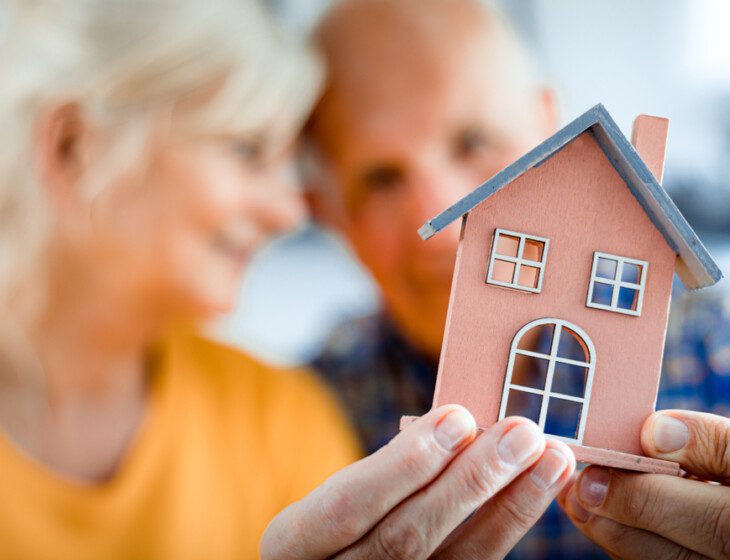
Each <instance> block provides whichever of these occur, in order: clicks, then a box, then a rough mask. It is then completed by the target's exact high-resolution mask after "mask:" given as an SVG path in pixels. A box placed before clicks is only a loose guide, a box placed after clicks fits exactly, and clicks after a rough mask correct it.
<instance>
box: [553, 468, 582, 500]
mask: <svg viewBox="0 0 730 560" xmlns="http://www.w3.org/2000/svg"><path fill="white" fill-rule="evenodd" d="M580 475H581V471H578V470H575V471H573V474H572V476H571V477H570V480H568V482H567V483H566V484H565V486H563V489H562V490H561V491H560V493H558V496H557V498H556V500H557V502H558V504H560V507H561V508H563V509H565V500H566V499H567V497H568V494H569V493H570V489H571V488H573V486H575V483H576V482H578V479H579V478H580Z"/></svg>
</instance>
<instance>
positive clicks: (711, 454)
mask: <svg viewBox="0 0 730 560" xmlns="http://www.w3.org/2000/svg"><path fill="white" fill-rule="evenodd" d="M641 445H642V447H643V448H644V452H645V453H646V454H647V455H649V456H651V457H656V458H657V459H665V460H668V461H675V462H677V463H679V464H680V465H681V466H682V468H683V469H684V470H686V471H687V472H688V473H690V474H692V475H694V476H696V477H699V478H702V479H705V480H715V481H717V482H721V483H722V484H724V485H730V420H728V419H727V418H725V417H723V416H717V415H715V414H707V413H704V412H691V411H688V410H663V411H661V412H655V413H654V414H652V415H651V416H649V418H648V419H647V420H646V422H644V427H643V429H642V431H641Z"/></svg>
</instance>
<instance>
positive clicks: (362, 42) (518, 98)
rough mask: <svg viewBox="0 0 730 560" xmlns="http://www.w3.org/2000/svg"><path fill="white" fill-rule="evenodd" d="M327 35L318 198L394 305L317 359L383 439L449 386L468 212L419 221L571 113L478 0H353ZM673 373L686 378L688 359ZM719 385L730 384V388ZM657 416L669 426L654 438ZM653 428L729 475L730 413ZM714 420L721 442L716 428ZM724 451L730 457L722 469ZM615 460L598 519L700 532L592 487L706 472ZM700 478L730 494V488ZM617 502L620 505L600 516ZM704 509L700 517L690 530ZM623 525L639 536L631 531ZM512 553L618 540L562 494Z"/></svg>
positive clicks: (639, 542) (675, 542)
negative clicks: (426, 226) (616, 468)
mask: <svg viewBox="0 0 730 560" xmlns="http://www.w3.org/2000/svg"><path fill="white" fill-rule="evenodd" d="M317 38H318V41H319V43H320V45H321V47H322V49H323V50H324V52H325V55H326V57H327V60H328V63H329V66H330V77H331V79H330V84H329V87H328V89H327V91H326V92H325V95H324V97H323V99H322V101H321V103H320V105H319V107H318V108H317V110H316V112H315V115H314V117H313V119H312V122H311V125H310V139H311V142H310V144H311V145H312V148H313V151H314V153H315V154H316V155H317V156H318V157H317V159H318V161H319V164H320V165H318V166H316V170H317V172H318V174H317V175H315V176H314V177H313V183H314V185H313V186H314V187H315V188H314V190H313V197H312V200H313V203H314V208H315V213H316V214H317V215H318V216H319V217H320V219H322V220H323V221H324V222H326V223H328V224H330V225H331V226H333V227H334V228H335V229H337V230H339V231H340V232H341V233H342V234H343V235H344V237H345V238H346V239H348V240H349V242H350V243H351V245H352V247H353V248H354V250H355V252H356V254H357V255H358V257H359V258H360V260H361V261H362V263H363V264H364V265H365V266H366V267H367V268H368V269H369V270H370V271H371V273H372V275H373V276H374V278H375V280H376V281H377V283H378V284H379V286H380V288H381V292H382V296H383V299H384V310H383V312H382V313H380V314H378V315H377V316H374V317H369V318H365V319H360V320H357V321H354V322H350V323H348V324H345V325H343V326H341V327H340V328H339V329H338V330H337V331H336V332H335V333H334V334H333V336H332V338H331V340H330V342H329V344H328V346H327V348H326V349H325V350H324V352H323V353H322V355H321V356H320V357H319V358H318V359H317V360H316V362H315V364H314V365H315V367H317V368H318V369H319V370H320V371H321V372H322V373H323V374H324V375H325V377H327V378H328V379H329V380H330V381H331V382H332V383H333V385H334V386H335V388H336V389H337V390H338V392H339V393H340V396H341V398H342V400H343V401H344V404H345V406H346V408H347V409H348V410H349V411H350V413H351V415H352V420H353V422H354V423H355V425H356V426H357V428H358V430H359V432H360V434H361V436H362V438H363V440H364V442H365V444H366V446H367V448H368V449H369V450H370V451H373V450H375V449H377V448H379V447H381V446H382V445H383V444H385V443H386V442H387V441H388V440H389V439H390V438H391V437H392V436H393V435H394V434H395V433H397V430H398V420H399V418H400V416H401V415H402V414H423V413H425V412H426V411H427V410H428V409H429V408H430V405H431V398H432V395H433V390H434V384H435V379H436V364H437V361H438V355H439V351H440V347H441V339H442V335H443V326H444V321H445V316H446V309H447V306H448V299H449V290H450V283H451V276H452V273H453V265H454V258H455V253H456V244H457V240H458V236H459V230H458V226H456V225H454V226H452V227H451V229H449V230H446V231H444V232H442V233H441V234H440V235H439V236H436V237H435V238H433V239H431V240H429V241H428V242H427V243H426V242H422V241H421V240H420V238H419V237H418V236H417V235H416V230H417V229H418V227H419V226H420V225H421V224H422V223H424V222H425V221H426V219H427V218H430V217H432V216H434V215H435V214H437V213H439V212H440V211H441V210H443V209H444V208H445V207H447V206H448V205H450V204H451V203H452V202H455V201H456V200H458V199H459V198H461V197H462V196H463V195H464V194H466V193H467V192H469V191H471V190H472V189H473V188H474V187H475V186H476V185H478V184H480V183H481V182H483V181H484V180H485V179H487V178H489V177H491V176H492V175H493V174H494V173H496V172H497V171H499V170H500V169H502V168H503V167H505V166H506V165H507V164H509V163H511V162H512V161H513V160H515V159H516V158H517V157H518V156H520V155H521V154H522V153H523V152H525V151H527V150H528V149H530V148H532V147H533V146H534V145H535V144H537V143H538V142H539V141H541V140H542V139H544V138H545V137H547V136H548V135H549V134H551V133H552V132H554V130H555V129H556V125H557V122H556V115H555V108H554V101H553V97H552V95H551V93H550V91H549V90H547V89H546V88H544V87H542V86H541V85H540V84H539V83H538V81H537V80H536V79H535V75H534V73H533V71H532V68H531V67H530V63H529V60H528V57H527V55H526V53H525V51H524V49H523V48H522V46H521V44H520V43H519V41H518V40H517V38H516V37H515V35H514V33H513V32H512V31H511V29H510V28H509V27H508V26H507V25H506V24H505V23H504V21H502V20H501V19H500V18H499V17H498V16H497V15H496V14H494V13H493V12H491V11H489V10H487V9H486V8H484V7H483V6H481V5H480V4H478V3H477V2H475V1H472V0H451V1H444V0H345V1H343V2H342V3H340V4H339V5H337V6H336V7H335V8H334V9H333V10H332V11H331V12H330V13H329V14H328V15H327V16H326V17H325V18H324V20H323V21H322V22H321V24H320V25H319V27H318V29H317ZM670 351H672V349H671V347H670ZM678 351H679V352H681V350H677V349H674V355H676V354H677V352H678ZM670 362H671V360H670ZM706 375H708V376H710V375H714V374H713V373H712V372H707V374H706ZM718 378H719V377H718ZM670 383H672V384H673V386H674V387H675V388H677V387H678V388H679V389H680V391H684V390H686V384H687V380H686V378H682V375H681V373H680V375H679V376H676V375H675V376H671V377H670ZM699 384H700V385H701V384H702V380H699ZM682 394H684V392H682ZM677 396H678V395H677V392H676V391H671V390H670V391H669V392H668V393H667V394H666V395H665V396H664V402H667V403H672V404H673V405H674V406H681V405H683V401H682V400H681V399H677ZM713 398H714V397H713ZM717 398H718V399H719V400H720V401H723V400H724V402H725V403H727V402H728V400H730V396H728V395H727V394H726V395H724V396H722V397H717ZM660 402H661V401H660ZM712 404H714V403H713V402H711V401H710V400H705V401H704V402H701V403H698V404H697V405H696V406H703V405H706V406H710V405H712ZM673 420H678V422H679V423H678V424H675V423H673V422H672V421H673ZM683 420H684V423H683V422H682V421H683ZM682 426H689V427H690V428H689V429H687V430H685V431H682V430H683V429H682ZM708 426H709V427H708ZM652 427H653V428H655V429H656V432H657V434H659V436H658V439H652V432H650V431H649V430H651V428H652ZM715 428H717V429H716V430H715ZM647 430H648V431H647V433H646V441H645V445H646V450H647V452H649V453H653V454H656V455H657V456H661V457H665V456H666V457H670V458H674V459H676V460H681V461H682V462H683V465H684V466H685V468H687V469H688V470H690V471H691V472H693V473H695V474H697V475H698V476H700V477H702V478H703V479H711V478H716V479H720V480H725V481H727V480H728V478H730V472H727V470H730V457H725V462H724V463H722V461H720V460H721V459H722V457H721V451H722V444H723V442H725V443H726V444H728V445H730V443H729V442H730V435H729V434H730V429H729V428H728V422H727V421H726V420H725V419H722V418H719V417H710V416H686V415H681V414H679V413H677V414H676V415H674V416H672V417H671V418H669V420H667V417H666V416H658V417H656V418H654V419H653V420H652V421H651V422H649V423H648V424H647ZM672 430H674V431H673V432H672ZM707 430H715V431H710V432H708V431H707ZM707 433H712V434H715V436H716V438H715V440H714V442H715V443H718V444H719V445H712V444H711V443H712V442H707V441H704V440H702V437H703V435H706V434H707ZM662 434H664V435H663V436H662ZM662 438H664V439H662ZM683 438H684V439H683ZM698 438H699V439H700V440H702V441H698ZM680 440H681V441H680ZM667 441H672V442H675V443H676V442H679V443H682V442H684V443H683V446H682V448H683V449H684V451H681V452H673V454H672V453H670V454H669V455H665V454H663V452H666V451H667V449H663V448H662V446H663V445H664V443H661V442H665V443H666V442H667ZM678 453H679V454H678ZM687 454H689V455H691V457H689V456H688V455H687ZM710 460H718V461H720V464H721V465H724V467H723V466H719V467H715V468H714V470H713V469H711V468H710V467H709V466H708V465H707V464H706V462H707V461H710ZM696 465H702V466H701V467H696V468H693V467H695V466H696ZM723 468H724V469H726V470H725V471H723V470H722V469H723ZM608 472H609V471H606V470H603V469H590V470H588V471H587V473H586V474H585V475H584V476H583V479H582V480H581V482H580V483H579V484H577V485H576V486H575V488H576V489H575V490H571V492H570V493H566V496H567V498H566V500H567V502H566V500H563V503H564V504H567V505H566V507H567V508H568V511H569V512H570V516H571V519H572V520H573V521H575V522H576V524H577V525H578V526H579V527H580V528H581V529H582V531H583V532H584V533H585V534H586V535H588V536H589V537H591V538H592V539H593V540H595V541H596V542H597V543H599V544H600V545H602V546H603V547H605V548H606V549H607V550H609V551H610V552H611V553H612V554H617V555H618V556H621V557H624V554H625V557H627V558H634V557H636V558H640V557H648V556H646V550H647V549H650V548H651V546H652V545H654V544H656V542H657V539H660V540H661V542H662V545H663V546H664V550H667V551H674V552H676V551H681V550H682V549H683V547H687V548H688V549H691V548H692V546H691V545H692V541H691V539H689V540H688V539H686V538H682V535H678V534H676V533H677V532H679V533H682V530H681V529H680V530H678V531H675V533H672V534H669V535H667V534H666V530H665V529H664V526H665V525H667V524H669V525H671V515H672V514H669V513H667V512H671V511H673V510H671V508H665V509H664V510H662V509H661V507H659V510H660V511H657V512H654V513H653V517H652V518H651V519H642V520H636V519H631V518H630V517H629V516H626V515H624V516H622V512H621V507H622V506H624V507H629V506H630V504H629V506H627V504H626V502H625V501H624V502H621V501H620V500H619V499H618V498H616V499H613V500H611V499H605V498H604V501H602V502H601V504H604V503H605V504H608V505H606V506H600V504H599V505H595V503H593V502H592V503H591V507H588V505H589V504H588V503H587V502H586V501H585V499H584V498H585V497H586V495H587V494H586V492H588V490H590V489H591V488H597V489H598V490H600V491H601V492H603V494H602V496H605V495H606V492H605V489H606V486H608V483H607V481H608V480H609V479H610V481H611V485H610V489H611V491H610V492H609V493H608V495H609V496H611V495H612V494H611V492H613V491H614V487H615V493H616V495H622V496H626V495H629V494H631V493H633V495H634V496H635V497H636V496H639V498H635V499H639V500H642V499H643V498H644V497H645V493H646V492H647V491H648V492H656V494H651V495H649V496H646V499H647V500H651V501H652V503H658V504H659V505H661V504H662V503H671V502H672V501H673V500H674V501H680V502H681V503H684V502H683V501H684V500H688V503H695V502H694V501H693V498H692V496H691V494H692V492H691V490H692V489H691V488H690V489H689V490H688V488H687V487H684V486H682V487H681V488H682V492H680V493H673V492H672V489H673V488H675V487H677V488H680V485H685V484H690V481H681V480H676V481H672V482H673V484H672V485H670V486H666V485H665V486H664V487H660V488H659V489H655V486H654V482H655V479H654V478H652V477H646V476H635V477H631V476H628V477H623V478H621V477H615V476H614V477H613V478H612V477H611V475H610V474H607V473H608ZM713 473H714V474H713ZM723 473H724V474H723ZM723 477H724V478H723ZM594 479H595V480H594ZM617 481H618V482H617ZM647 481H648V482H647ZM691 484H704V483H699V482H695V481H693V482H691ZM701 488H703V489H704V491H705V493H707V492H711V493H712V494H711V495H712V496H714V500H715V501H716V502H718V503H720V504H721V505H722V504H724V505H725V506H726V507H727V508H728V509H727V510H725V511H728V510H730V496H728V493H730V489H728V488H720V487H714V486H713V487H711V488H710V487H708V486H707V485H703V486H702V487H701ZM708 488H709V490H708ZM594 502H595V500H594ZM632 503H634V502H632ZM609 506H610V508H609ZM602 507H603V509H602ZM609 509H610V511H609ZM688 511H692V509H691V508H690V509H688ZM624 513H626V512H624ZM602 515H603V516H605V519H608V518H610V519H612V520H613V521H611V522H610V523H609V522H608V521H601V520H603V519H604V517H602ZM668 515H669V516H670V517H667V516H668ZM696 515H699V514H696ZM718 519H719V521H718V523H719V525H718V523H708V524H707V526H711V527H713V528H715V530H716V531H717V532H718V534H719V535H720V536H719V537H718V539H717V540H716V542H715V545H714V546H718V544H717V543H719V544H720V545H722V543H723V542H725V543H727V542H729V541H730V527H729V526H728V524H727V521H726V519H727V516H725V517H722V516H720V517H718ZM702 520H704V517H703V516H698V517H694V518H692V519H689V520H688V523H687V524H686V527H685V532H686V531H690V530H691V529H690V527H691V526H694V525H696V524H698V523H700V522H701V521H702ZM722 523H725V525H722ZM629 526H632V527H639V528H640V529H632V530H629V529H628V527H629ZM622 529H623V530H625V532H626V535H627V540H626V541H625V542H623V541H622V540H621V539H618V538H617V537H616V535H617V534H619V533H620V531H621V530H622ZM657 535H661V536H657ZM723 536H725V537H728V538H727V539H725V540H724V541H723V539H722V537H723ZM665 541H666V542H665ZM666 543H671V545H672V546H675V548H671V547H670V545H669V544H666ZM617 547H618V551H619V552H617ZM702 552H703V553H704V554H707V555H710V556H711V555H712V554H709V552H711V551H710V550H709V549H707V548H703V550H702ZM715 552H716V555H717V554H718V553H717V550H715ZM642 553H643V554H645V556H641V554H642ZM725 553H726V554H727V553H728V552H727V549H726V551H725ZM719 554H720V555H722V552H720V553H719ZM650 555H651V554H649V556H650ZM513 556H514V557H528V558H543V557H544V558H549V557H555V558H558V557H559V558H577V557H593V556H600V557H603V554H602V553H601V552H599V550H598V549H597V548H596V547H595V546H594V545H592V544H591V543H590V542H589V541H588V540H587V539H585V538H584V537H582V536H581V535H580V534H579V533H578V532H577V531H575V529H573V527H572V526H571V525H570V523H569V522H568V521H567V520H566V519H565V517H563V516H562V515H561V514H560V512H559V511H558V510H556V509H552V510H549V511H548V514H547V515H546V517H545V519H544V520H543V522H542V524H541V525H538V526H537V527H536V528H535V529H533V531H532V532H531V533H530V535H529V536H528V537H527V538H526V539H525V540H523V542H522V543H521V545H520V546H518V548H517V549H515V550H514V551H513Z"/></svg>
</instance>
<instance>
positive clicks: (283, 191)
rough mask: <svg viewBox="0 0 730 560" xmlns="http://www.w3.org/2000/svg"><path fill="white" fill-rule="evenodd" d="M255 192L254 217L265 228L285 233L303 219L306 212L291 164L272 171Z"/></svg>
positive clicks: (302, 223) (300, 224)
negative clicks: (265, 181) (265, 182)
mask: <svg viewBox="0 0 730 560" xmlns="http://www.w3.org/2000/svg"><path fill="white" fill-rule="evenodd" d="M257 195H258V196H257V198H258V200H257V205H256V206H257V218H258V221H259V223H260V224H261V226H262V227H263V228H264V229H265V230H266V231H267V232H269V233H272V234H277V233H285V232H287V231H290V230H293V229H296V228H298V227H301V226H302V225H304V223H305V222H306V220H307V217H308V213H307V209H306V205H305V203H304V198H303V196H302V194H301V189H300V188H299V182H298V179H297V176H296V173H295V171H294V167H293V166H292V165H284V166H282V167H281V168H280V169H278V170H276V171H275V172H273V173H272V175H271V176H270V178H269V180H268V181H267V184H266V185H262V186H261V188H260V189H257Z"/></svg>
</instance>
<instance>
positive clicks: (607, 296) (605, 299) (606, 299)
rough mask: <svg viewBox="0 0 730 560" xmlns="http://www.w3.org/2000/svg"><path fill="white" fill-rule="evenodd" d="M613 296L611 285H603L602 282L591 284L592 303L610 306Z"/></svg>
mask: <svg viewBox="0 0 730 560" xmlns="http://www.w3.org/2000/svg"><path fill="white" fill-rule="evenodd" d="M612 296H613V286H612V285H611V284H603V283H602V282H596V281H594V282H593V297H592V298H591V302H592V303H597V304H599V305H611V297H612Z"/></svg>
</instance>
